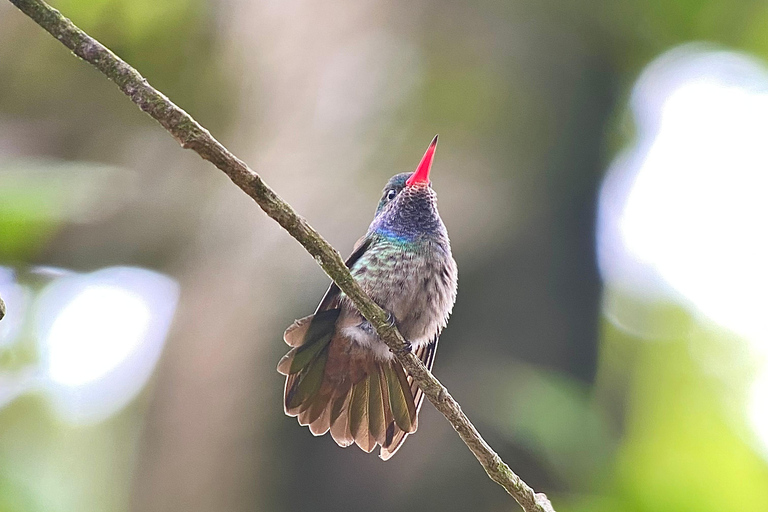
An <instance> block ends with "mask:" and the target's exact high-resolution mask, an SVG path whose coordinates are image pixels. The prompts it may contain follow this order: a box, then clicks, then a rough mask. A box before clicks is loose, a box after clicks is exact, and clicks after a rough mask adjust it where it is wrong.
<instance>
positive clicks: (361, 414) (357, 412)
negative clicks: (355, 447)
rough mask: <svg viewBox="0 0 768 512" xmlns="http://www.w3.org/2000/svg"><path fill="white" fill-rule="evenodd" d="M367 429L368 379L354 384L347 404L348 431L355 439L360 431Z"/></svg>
mask: <svg viewBox="0 0 768 512" xmlns="http://www.w3.org/2000/svg"><path fill="white" fill-rule="evenodd" d="M363 429H366V430H367V429H368V379H367V378H365V379H363V380H361V381H360V382H358V383H357V384H355V387H354V388H353V389H352V400H351V401H350V402H349V430H350V431H351V432H352V435H353V436H354V437H355V439H357V438H358V437H359V436H360V434H361V430H363Z"/></svg>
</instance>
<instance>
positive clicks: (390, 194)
mask: <svg viewBox="0 0 768 512" xmlns="http://www.w3.org/2000/svg"><path fill="white" fill-rule="evenodd" d="M396 195H397V190H395V189H390V190H388V191H387V201H391V200H393V199H394V198H395V196H396Z"/></svg>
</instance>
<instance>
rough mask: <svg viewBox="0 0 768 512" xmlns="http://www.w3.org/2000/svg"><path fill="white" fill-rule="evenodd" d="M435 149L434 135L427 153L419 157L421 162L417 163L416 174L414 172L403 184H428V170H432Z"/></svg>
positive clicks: (435, 139)
mask: <svg viewBox="0 0 768 512" xmlns="http://www.w3.org/2000/svg"><path fill="white" fill-rule="evenodd" d="M436 147H437V135H435V138H434V139H432V142H430V144H429V147H428V148H427V152H426V153H424V156H423V157H421V162H419V166H418V167H417V168H416V172H414V173H413V174H412V175H411V177H410V178H408V181H406V182H405V184H406V185H407V186H409V187H410V186H413V185H417V184H425V185H426V184H428V183H429V170H430V169H431V168H432V159H433V158H434V157H435V148H436Z"/></svg>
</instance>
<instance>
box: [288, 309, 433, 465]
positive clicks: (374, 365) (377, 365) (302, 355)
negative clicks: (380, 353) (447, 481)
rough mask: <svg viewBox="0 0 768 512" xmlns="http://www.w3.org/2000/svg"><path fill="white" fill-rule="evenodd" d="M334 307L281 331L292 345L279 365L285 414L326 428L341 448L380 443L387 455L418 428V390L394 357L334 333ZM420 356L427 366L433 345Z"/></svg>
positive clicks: (313, 426) (312, 426)
mask: <svg viewBox="0 0 768 512" xmlns="http://www.w3.org/2000/svg"><path fill="white" fill-rule="evenodd" d="M338 317H339V310H338V309H331V310H325V311H320V312H318V313H316V314H315V315H312V316H308V317H306V318H302V319H300V320H297V321H296V322H295V323H294V324H293V325H291V327H289V328H288V329H287V330H286V332H285V341H286V343H287V344H288V345H290V346H291V347H292V348H291V350H290V351H289V352H288V353H287V354H286V355H285V356H283V358H282V359H281V360H280V363H279V364H278V367H277V369H278V371H279V372H280V373H282V374H284V375H286V381H285V400H284V406H285V412H286V414H288V415H289V416H298V421H299V423H300V424H301V425H306V426H309V429H310V431H311V432H312V433H313V434H314V435H316V436H319V435H323V434H325V433H327V432H329V431H330V433H331V437H333V440H334V441H335V442H336V443H337V444H338V445H339V446H342V447H347V446H350V445H352V444H357V445H358V446H359V447H360V448H361V449H362V450H364V451H365V452H369V453H370V452H371V451H373V449H374V448H375V447H376V446H377V445H378V446H381V452H380V457H381V458H382V459H384V460H386V459H388V458H390V457H391V456H392V455H393V454H394V453H395V452H396V451H397V450H398V449H399V448H400V446H401V445H402V444H403V442H404V441H405V439H406V437H407V436H408V434H411V433H413V432H415V431H416V428H417V426H418V421H417V417H418V411H419V407H420V406H421V402H422V400H423V396H422V395H421V390H419V389H418V387H417V386H415V384H414V383H413V380H412V379H411V378H410V377H408V376H407V375H406V373H405V371H404V370H403V367H402V366H401V365H400V363H398V362H397V361H396V360H394V359H392V360H379V359H376V358H375V357H374V355H373V353H372V352H370V351H369V350H367V349H364V348H361V347H359V346H357V345H354V344H352V345H350V343H351V342H350V341H348V340H346V339H344V338H342V337H340V336H338V335H337V334H336V333H335V323H336V320H337V319H338ZM429 347H431V349H430V350H428V351H424V350H422V349H423V347H420V348H419V350H422V353H421V354H417V355H419V357H420V358H422V360H423V361H424V362H425V363H427V364H428V366H431V363H432V360H433V358H434V344H430V345H429Z"/></svg>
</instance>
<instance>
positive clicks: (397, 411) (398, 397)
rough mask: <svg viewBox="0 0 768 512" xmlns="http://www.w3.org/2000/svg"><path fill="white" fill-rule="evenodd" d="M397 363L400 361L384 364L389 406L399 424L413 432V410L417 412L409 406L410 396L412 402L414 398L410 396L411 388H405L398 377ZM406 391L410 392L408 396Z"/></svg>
mask: <svg viewBox="0 0 768 512" xmlns="http://www.w3.org/2000/svg"><path fill="white" fill-rule="evenodd" d="M395 364H399V363H396V362H395V363H390V364H385V365H383V368H384V375H385V376H386V378H387V388H388V389H389V406H390V408H391V409H392V415H393V416H394V417H395V423H397V426H398V427H400V428H401V429H402V430H403V431H405V432H411V431H412V428H413V424H412V423H411V412H412V411H413V412H415V410H416V408H415V407H413V409H412V410H411V408H409V407H408V405H409V398H410V402H411V403H413V398H412V397H410V389H408V388H405V389H404V388H403V385H402V383H401V381H400V379H398V378H397V373H396V372H397V369H396V368H395V367H394V366H393V365H395ZM406 383H407V380H406ZM406 389H408V391H406ZM406 393H408V396H406Z"/></svg>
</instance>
